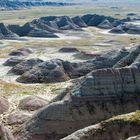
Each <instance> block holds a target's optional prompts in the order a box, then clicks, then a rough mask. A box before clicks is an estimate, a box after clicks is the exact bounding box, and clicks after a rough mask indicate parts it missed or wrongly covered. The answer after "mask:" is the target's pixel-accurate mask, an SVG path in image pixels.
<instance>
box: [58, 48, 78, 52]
mask: <svg viewBox="0 0 140 140" xmlns="http://www.w3.org/2000/svg"><path fill="white" fill-rule="evenodd" d="M59 52H66V53H72V52H79V50H78V49H77V48H72V47H67V48H61V49H59Z"/></svg>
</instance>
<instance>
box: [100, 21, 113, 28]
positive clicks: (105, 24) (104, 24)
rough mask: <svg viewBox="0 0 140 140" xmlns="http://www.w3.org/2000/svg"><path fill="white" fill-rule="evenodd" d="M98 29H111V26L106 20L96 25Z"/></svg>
mask: <svg viewBox="0 0 140 140" xmlns="http://www.w3.org/2000/svg"><path fill="white" fill-rule="evenodd" d="M98 27H99V28H102V29H112V28H113V25H112V24H111V23H110V22H109V21H108V20H104V21H103V22H101V23H100V24H99V25H98Z"/></svg>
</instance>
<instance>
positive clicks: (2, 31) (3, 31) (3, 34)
mask: <svg viewBox="0 0 140 140" xmlns="http://www.w3.org/2000/svg"><path fill="white" fill-rule="evenodd" d="M17 37H18V36H17V35H16V34H14V33H13V32H12V31H10V30H9V29H8V28H7V27H6V26H5V25H4V24H3V23H0V39H12V38H17Z"/></svg>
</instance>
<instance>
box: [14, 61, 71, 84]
mask: <svg viewBox="0 0 140 140" xmlns="http://www.w3.org/2000/svg"><path fill="white" fill-rule="evenodd" d="M22 66H23V65H22ZM16 67H17V66H16ZM23 68H25V67H23ZM30 68H31V67H30ZM16 70H18V69H16ZM67 80H69V77H68V75H67V74H66V73H65V70H64V67H63V64H62V60H59V59H56V60H50V61H46V62H43V63H40V64H38V65H37V66H34V67H32V68H31V70H29V68H28V69H26V70H25V71H24V73H23V74H22V76H21V77H19V78H18V79H17V81H19V82H23V83H50V82H63V81H67Z"/></svg>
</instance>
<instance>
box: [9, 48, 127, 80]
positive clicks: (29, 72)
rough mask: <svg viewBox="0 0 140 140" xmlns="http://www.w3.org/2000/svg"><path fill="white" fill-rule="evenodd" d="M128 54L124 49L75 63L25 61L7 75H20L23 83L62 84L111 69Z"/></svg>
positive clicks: (57, 60) (58, 60)
mask: <svg viewBox="0 0 140 140" xmlns="http://www.w3.org/2000/svg"><path fill="white" fill-rule="evenodd" d="M128 54H129V52H128V51H127V50H125V49H116V50H112V51H110V52H107V53H105V54H103V55H101V56H99V57H96V58H94V59H92V60H89V61H86V62H77V63H71V62H69V61H63V60H60V59H55V60H50V61H46V62H40V64H39V63H32V64H30V63H28V62H30V61H31V60H26V61H23V62H21V63H19V64H17V65H16V66H14V67H13V68H12V69H11V70H10V71H9V73H11V72H12V73H14V74H19V75H21V77H19V78H18V79H17V81H18V82H23V83H42V82H43V83H49V82H64V81H66V80H69V79H70V78H77V77H81V76H84V75H86V74H87V73H89V72H91V71H92V70H95V69H102V68H111V67H113V66H114V65H115V64H116V63H117V62H118V61H120V60H121V59H122V58H123V57H125V56H126V55H128ZM27 63H28V64H27Z"/></svg>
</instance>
